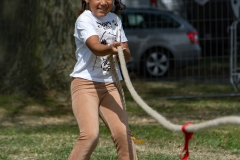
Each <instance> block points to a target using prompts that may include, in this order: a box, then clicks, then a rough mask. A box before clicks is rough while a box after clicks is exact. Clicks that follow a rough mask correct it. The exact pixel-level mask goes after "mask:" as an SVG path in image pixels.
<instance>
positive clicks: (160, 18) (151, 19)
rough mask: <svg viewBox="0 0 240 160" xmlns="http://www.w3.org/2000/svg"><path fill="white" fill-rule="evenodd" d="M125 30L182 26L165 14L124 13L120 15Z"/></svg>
mask: <svg viewBox="0 0 240 160" xmlns="http://www.w3.org/2000/svg"><path fill="white" fill-rule="evenodd" d="M119 17H120V18H121V20H122V23H123V27H124V28H128V29H129V28H135V29H137V28H139V29H147V28H178V27H179V26H180V24H179V23H178V22H177V21H176V20H174V19H173V18H172V17H170V16H168V15H165V14H153V13H142V12H138V13H124V14H121V15H119Z"/></svg>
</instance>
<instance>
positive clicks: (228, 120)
mask: <svg viewBox="0 0 240 160" xmlns="http://www.w3.org/2000/svg"><path fill="white" fill-rule="evenodd" d="M118 57H119V60H120V65H121V69H122V74H123V77H124V81H125V83H126V85H127V88H128V90H129V92H130V94H131V95H132V97H133V99H134V100H135V101H136V102H137V103H138V104H139V105H140V106H141V107H142V109H143V110H145V111H146V112H147V113H148V114H149V115H150V116H152V117H153V118H154V119H156V120H157V122H158V123H160V124H161V125H163V126H164V127H166V128H167V129H169V130H171V131H182V125H176V124H173V123H171V122H170V121H168V120H167V119H166V118H165V117H163V116H162V115H161V114H159V113H158V112H156V111H155V110H153V109H152V108H151V107H149V106H148V105H147V104H146V103H145V102H144V101H143V100H142V98H141V97H140V96H139V95H138V94H137V92H136V90H135V89H134V87H133V85H132V83H131V80H130V78H129V75H128V70H127V67H126V62H125V59H124V54H123V51H122V47H121V46H119V47H118ZM227 124H236V125H237V124H238V125H239V124H240V117H239V116H226V117H221V118H216V119H213V120H209V121H206V122H202V123H198V124H190V125H188V126H187V127H186V131H187V132H189V133H190V132H196V131H200V130H204V129H208V128H213V127H217V126H221V125H227Z"/></svg>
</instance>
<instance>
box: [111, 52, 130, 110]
mask: <svg viewBox="0 0 240 160" xmlns="http://www.w3.org/2000/svg"><path fill="white" fill-rule="evenodd" d="M108 58H109V61H110V67H111V71H112V74H113V77H114V79H115V84H116V87H117V89H118V92H119V94H120V96H121V101H122V104H123V108H124V109H125V110H126V101H125V95H124V92H123V88H122V85H121V82H120V80H119V78H118V74H117V71H116V67H115V62H114V58H113V55H109V56H108Z"/></svg>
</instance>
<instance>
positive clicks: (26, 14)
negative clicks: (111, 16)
mask: <svg viewBox="0 0 240 160" xmlns="http://www.w3.org/2000/svg"><path fill="white" fill-rule="evenodd" d="M78 4H79V3H77V2H76V0H68V1H65V0H58V1H56V0H48V1H40V0H2V1H0V9H1V10H0V12H2V13H1V16H0V24H2V25H0V33H1V36H0V42H1V43H0V49H1V50H0V55H1V56H0V72H1V75H0V81H1V83H0V90H1V92H2V93H20V94H24V95H31V96H38V95H44V93H45V91H47V90H51V89H68V88H69V82H70V78H69V74H70V72H71V71H72V68H73V65H74V63H75V57H74V52H75V44H74V38H73V28H74V22H75V19H76V13H77V10H78V8H79V7H80V6H79V5H78Z"/></svg>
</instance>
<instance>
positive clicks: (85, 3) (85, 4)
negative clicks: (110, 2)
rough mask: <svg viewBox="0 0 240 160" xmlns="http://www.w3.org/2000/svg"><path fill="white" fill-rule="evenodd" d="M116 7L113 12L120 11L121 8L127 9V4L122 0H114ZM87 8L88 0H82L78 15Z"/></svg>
mask: <svg viewBox="0 0 240 160" xmlns="http://www.w3.org/2000/svg"><path fill="white" fill-rule="evenodd" d="M114 5H115V8H114V10H113V13H118V11H120V10H124V9H126V6H125V5H124V4H123V3H122V2H121V0H114ZM86 9H87V2H86V1H85V0H82V8H81V9H80V10H79V12H78V14H77V17H78V16H79V15H80V14H82V13H83V12H84V11H85V10H86Z"/></svg>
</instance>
